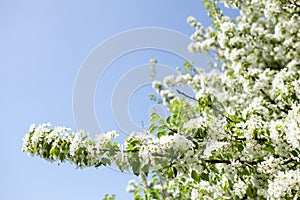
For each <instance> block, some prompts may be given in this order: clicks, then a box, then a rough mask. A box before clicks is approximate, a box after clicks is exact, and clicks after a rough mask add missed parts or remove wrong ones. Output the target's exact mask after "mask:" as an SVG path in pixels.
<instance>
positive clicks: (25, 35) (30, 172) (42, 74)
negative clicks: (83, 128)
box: [0, 0, 209, 200]
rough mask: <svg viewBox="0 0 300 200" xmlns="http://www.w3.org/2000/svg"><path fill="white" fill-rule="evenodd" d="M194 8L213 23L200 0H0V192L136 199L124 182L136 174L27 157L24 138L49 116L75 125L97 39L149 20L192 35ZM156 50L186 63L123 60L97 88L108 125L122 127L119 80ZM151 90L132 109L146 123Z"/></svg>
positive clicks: (6, 195) (143, 54)
mask: <svg viewBox="0 0 300 200" xmlns="http://www.w3.org/2000/svg"><path fill="white" fill-rule="evenodd" d="M190 15H192V16H195V17H196V18H197V19H198V20H200V21H201V22H202V23H203V24H204V25H205V26H207V25H208V24H209V20H208V18H207V16H206V12H205V10H204V6H203V5H202V3H201V1H200V0H189V1H174V0H173V1H171V0H164V1H159V0H151V1H146V0H145V1H140V0H128V1H124V0H123V1H122V0H112V1H103V0H98V1H96V0H90V1H70V0H66V1H58V0H51V1H33V0H28V1H16V0H0V92H1V98H0V108H1V112H0V119H1V120H0V121H1V131H0V134H1V140H0V150H1V151H0V152H1V165H0V186H1V187H0V199H1V200H8V199H9V200H19V199H31V200H40V199H43V200H48V199H49V200H50V199H51V200H53V199H56V200H60V199H73V200H77V199H78V200H79V199H89V200H94V199H95V200H96V199H102V197H103V196H104V194H106V193H111V194H112V193H114V194H116V195H117V199H130V197H131V196H130V195H129V194H127V193H126V191H125V188H126V185H127V182H128V181H129V180H130V179H132V178H134V176H133V175H130V174H122V173H120V172H118V171H115V170H113V169H105V168H100V169H83V170H76V169H75V167H74V166H72V165H70V164H67V163H63V164H62V165H60V166H58V165H57V163H48V162H46V161H44V160H42V159H40V158H32V157H28V156H27V155H26V154H25V153H22V152H21V146H22V138H23V136H24V134H26V132H27V130H28V128H29V125H30V124H31V123H36V124H38V123H42V122H48V121H49V122H51V123H52V125H65V126H67V127H70V128H72V129H76V127H77V126H76V124H75V122H74V119H73V114H74V113H73V110H72V94H73V89H74V83H75V81H76V76H77V74H78V72H79V70H80V66H81V65H82V63H83V62H84V60H85V59H86V58H87V56H88V55H89V53H90V52H91V51H92V50H93V49H94V48H95V47H96V46H97V45H99V44H101V43H102V42H103V41H105V40H106V39H107V38H110V37H112V36H113V35H116V34H119V33H121V32H124V31H128V30H131V29H135V28H143V27H161V28H168V29H172V30H175V31H179V32H181V33H183V34H186V35H188V36H189V35H190V34H192V33H193V28H192V27H190V26H189V25H188V24H187V23H186V19H187V17H188V16H190ZM183 48H185V47H183ZM104 56H105V55H104ZM153 57H155V58H157V60H158V62H161V63H162V64H165V65H169V66H171V67H174V68H175V67H177V66H180V65H182V64H183V62H184V61H183V60H182V59H179V58H178V57H176V56H174V55H170V54H168V53H166V52H162V51H155V50H144V51H139V52H135V53H130V54H128V55H124V56H122V57H120V58H119V59H118V60H116V61H115V62H114V63H113V64H112V65H111V66H110V67H109V69H108V70H107V71H106V72H105V75H103V79H102V80H100V81H99V84H98V86H97V88H96V92H95V94H96V95H95V110H96V115H97V117H98V121H99V122H100V123H101V125H102V129H103V131H108V130H112V129H117V130H118V125H117V124H116V123H115V122H114V117H113V115H112V112H111V110H110V103H111V95H112V91H111V90H112V88H113V87H114V84H116V83H117V81H118V79H120V78H121V77H122V75H124V74H126V73H127V72H128V71H130V70H131V69H133V68H134V67H136V66H138V65H142V64H147V63H148V62H149V59H150V58H153ZM149 91H150V87H149V86H146V87H142V88H141V89H139V90H138V91H136V92H135V94H134V95H133V96H132V98H131V99H130V103H129V105H130V106H129V108H128V109H129V111H130V115H131V117H132V118H133V120H134V121H135V122H136V123H137V124H139V123H141V121H143V122H145V124H146V123H147V122H146V120H147V116H148V111H149V109H150V108H151V105H153V102H151V101H149V100H148V99H147V94H148V93H149ZM123 136H124V135H123Z"/></svg>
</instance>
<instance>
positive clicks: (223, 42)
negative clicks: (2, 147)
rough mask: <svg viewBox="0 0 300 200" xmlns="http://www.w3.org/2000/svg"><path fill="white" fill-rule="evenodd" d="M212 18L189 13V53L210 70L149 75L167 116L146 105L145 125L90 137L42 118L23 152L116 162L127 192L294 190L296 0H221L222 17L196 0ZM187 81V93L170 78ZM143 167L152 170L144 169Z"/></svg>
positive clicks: (209, 195) (248, 194) (299, 126)
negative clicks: (133, 178)
mask: <svg viewBox="0 0 300 200" xmlns="http://www.w3.org/2000/svg"><path fill="white" fill-rule="evenodd" d="M203 2H204V3H205V5H206V8H207V10H208V13H209V16H210V17H212V18H213V20H214V21H213V27H208V28H206V29H205V28H204V27H203V26H202V25H201V24H200V23H199V22H197V21H196V20H195V19H194V18H193V17H189V18H188V22H189V23H190V24H191V25H192V26H193V27H194V28H195V33H194V34H193V35H192V37H191V39H192V43H191V44H190V45H189V50H190V51H191V52H207V53H209V54H210V55H211V56H212V57H213V60H214V63H213V66H212V67H215V68H216V69H215V70H212V71H211V72H209V73H205V72H204V71H202V70H201V69H200V68H194V67H193V66H192V65H190V64H189V63H187V64H186V65H185V70H184V72H182V71H179V75H178V76H177V77H174V76H168V77H166V78H165V79H164V81H163V82H159V81H153V87H154V88H155V89H156V91H157V93H158V94H159V95H160V96H161V99H162V103H163V104H164V105H166V106H167V108H168V110H169V112H170V115H169V117H168V118H167V119H162V118H161V117H160V116H158V115H157V114H155V113H153V114H152V116H151V118H150V121H151V123H152V124H151V126H150V127H149V129H148V130H146V131H144V132H141V133H135V134H132V135H131V136H129V137H128V138H127V139H126V141H125V144H124V145H120V144H118V143H117V142H114V141H113V138H115V137H117V134H116V132H114V131H112V132H108V133H107V134H101V135H98V136H97V138H96V139H91V138H90V137H89V136H88V134H86V133H85V132H84V131H79V132H77V133H69V132H68V129H66V128H64V127H54V128H50V125H49V124H42V125H39V126H37V127H35V126H32V127H31V128H30V130H29V133H28V134H27V135H26V136H25V137H24V144H23V151H24V152H28V153H29V154H30V155H35V156H40V157H42V158H45V159H47V160H49V161H57V160H58V161H61V162H65V161H68V162H70V163H73V164H74V165H76V166H77V167H80V168H82V167H100V166H108V165H117V166H118V167H119V168H120V170H122V171H125V170H126V171H132V172H133V173H134V174H136V175H137V176H138V177H139V178H140V180H141V182H140V183H136V182H130V183H129V185H128V188H127V189H128V191H129V192H133V193H134V197H135V199H247V198H248V199H253V198H257V199H298V198H300V189H299V187H300V164H299V163H300V162H299V161H300V159H299V156H300V104H299V102H300V80H299V76H300V73H299V70H300V23H299V22H300V3H299V2H298V1H296V0H261V1H258V0H223V3H224V5H225V6H227V7H230V8H234V9H238V10H240V16H238V17H237V18H234V19H230V18H229V17H228V16H225V15H224V14H223V13H222V10H221V9H220V8H219V7H218V5H219V4H218V2H217V1H216V0H204V1H203ZM185 85H189V86H190V87H192V88H193V90H194V92H195V96H189V95H187V94H185V93H184V92H183V91H180V90H179V89H178V87H180V86H185ZM151 176H152V178H150V177H151Z"/></svg>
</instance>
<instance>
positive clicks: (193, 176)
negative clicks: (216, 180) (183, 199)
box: [191, 170, 200, 183]
mask: <svg viewBox="0 0 300 200" xmlns="http://www.w3.org/2000/svg"><path fill="white" fill-rule="evenodd" d="M191 176H192V178H193V179H194V180H195V181H196V182H197V183H199V181H200V177H199V175H198V174H197V172H196V171H195V170H193V171H192V174H191Z"/></svg>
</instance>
